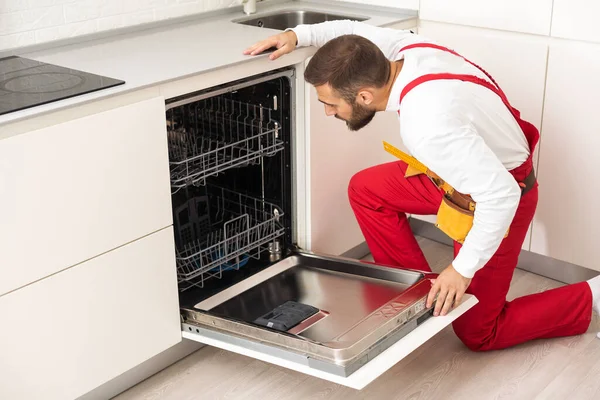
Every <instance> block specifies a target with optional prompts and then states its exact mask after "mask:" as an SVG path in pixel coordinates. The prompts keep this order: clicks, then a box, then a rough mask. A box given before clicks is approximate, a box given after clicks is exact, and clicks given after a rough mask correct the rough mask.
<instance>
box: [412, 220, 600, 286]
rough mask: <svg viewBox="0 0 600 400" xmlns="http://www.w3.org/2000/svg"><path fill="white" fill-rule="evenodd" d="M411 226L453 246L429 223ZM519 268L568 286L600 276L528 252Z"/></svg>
mask: <svg viewBox="0 0 600 400" xmlns="http://www.w3.org/2000/svg"><path fill="white" fill-rule="evenodd" d="M410 226H411V228H412V231H413V232H414V233H415V235H418V236H421V237H424V238H427V239H430V240H433V241H436V242H439V243H442V244H446V245H448V246H452V244H453V242H452V239H450V238H448V236H446V235H445V234H444V233H442V232H441V231H440V230H439V229H437V228H436V227H435V226H434V225H433V224H431V223H429V222H426V221H421V220H418V219H416V218H410ZM517 268H518V269H520V270H523V271H527V272H531V273H534V274H536V275H540V276H543V277H545V278H549V279H554V280H555V281H558V282H562V283H566V284H573V283H578V282H583V281H586V280H588V279H591V278H593V277H595V276H598V275H600V272H598V271H594V270H592V269H589V268H585V267H582V266H580V265H576V264H571V263H569V262H566V261H562V260H557V259H555V258H551V257H547V256H544V255H542V254H537V253H534V252H531V251H527V250H522V251H521V255H520V256H519V263H518V264H517Z"/></svg>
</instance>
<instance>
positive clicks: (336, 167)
mask: <svg viewBox="0 0 600 400" xmlns="http://www.w3.org/2000/svg"><path fill="white" fill-rule="evenodd" d="M415 23H416V22H414V23H413V22H412V21H409V22H405V23H399V24H396V25H391V26H389V27H388V28H393V29H407V30H413V31H416V29H417V27H416V26H414V24H415ZM309 61H310V58H309V59H307V60H306V62H305V65H308V62H309ZM305 99H306V100H305V102H306V103H307V107H306V111H305V119H306V124H305V127H306V141H307V142H306V146H307V149H308V151H309V155H308V157H307V159H308V179H307V187H308V188H309V196H308V198H309V201H308V204H309V205H308V215H309V221H310V222H309V224H310V228H309V230H308V232H309V235H308V236H309V239H308V242H309V243H310V249H311V250H312V251H316V252H319V253H325V254H334V255H339V254H342V253H344V252H346V251H348V250H350V249H352V248H354V247H356V246H358V245H360V244H362V243H364V241H365V239H364V236H363V234H362V232H361V230H360V227H359V226H358V223H357V222H356V218H355V217H354V212H353V211H352V208H351V207H350V203H349V201H348V183H349V182H350V178H352V176H353V175H354V174H355V173H357V172H359V171H361V170H363V169H365V168H368V167H371V166H374V165H378V164H383V163H385V162H390V161H397V158H395V157H393V156H391V155H390V154H388V153H387V152H385V151H384V149H383V141H384V140H385V141H388V142H390V143H392V144H394V145H395V146H396V147H398V148H400V149H404V150H405V148H404V146H403V144H402V141H401V138H400V126H399V123H398V116H397V114H395V113H392V112H380V113H377V114H376V116H375V118H374V119H373V120H372V121H371V123H370V124H369V125H368V126H366V127H365V128H363V129H361V130H359V131H358V132H351V131H349V130H348V128H347V127H346V123H345V122H343V121H341V120H338V119H336V118H335V117H333V116H331V117H328V116H327V115H326V114H325V109H324V106H323V104H322V103H321V102H319V99H318V97H317V92H316V90H315V88H314V87H312V86H311V85H309V84H306V87H305Z"/></svg>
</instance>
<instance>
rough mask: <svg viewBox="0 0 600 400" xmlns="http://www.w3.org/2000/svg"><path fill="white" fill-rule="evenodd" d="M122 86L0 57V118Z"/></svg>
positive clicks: (115, 81)
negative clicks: (11, 113)
mask: <svg viewBox="0 0 600 400" xmlns="http://www.w3.org/2000/svg"><path fill="white" fill-rule="evenodd" d="M124 83H125V81H122V80H119V79H114V78H109V77H106V76H101V75H95V74H91V73H88V72H84V71H78V70H75V69H71V68H66V67H61V66H58V65H54V64H47V63H44V62H40V61H35V60H31V59H28V58H23V57H19V56H11V57H6V58H0V115H3V114H8V113H10V112H14V111H19V110H23V109H26V108H31V107H35V106H39V105H42V104H46V103H50V102H53V101H58V100H64V99H67V98H70V97H74V96H78V95H82V94H86V93H91V92H95V91H97V90H101V89H106V88H110V87H113V86H117V85H122V84H124Z"/></svg>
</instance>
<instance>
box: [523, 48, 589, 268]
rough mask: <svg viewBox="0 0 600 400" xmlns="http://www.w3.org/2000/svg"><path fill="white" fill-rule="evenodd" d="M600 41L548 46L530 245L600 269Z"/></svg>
mask: <svg viewBox="0 0 600 400" xmlns="http://www.w3.org/2000/svg"><path fill="white" fill-rule="evenodd" d="M598 70H600V45H598V44H586V43H575V42H568V41H564V42H555V43H553V44H551V46H550V56H549V62H548V81H547V84H546V100H545V105H544V122H543V133H542V150H541V152H540V160H539V169H538V176H539V182H540V199H539V205H538V211H537V213H536V217H535V219H534V223H533V240H532V242H531V250H532V251H533V252H535V253H539V254H543V255H546V256H550V257H553V258H557V259H560V260H563V261H568V262H571V263H574V264H577V265H581V266H584V267H587V268H591V269H595V270H600V267H599V265H598V259H600V247H599V246H598V244H597V242H596V238H597V237H598V236H599V235H600V225H598V221H599V220H600V208H598V197H597V195H598V194H599V193H600V191H599V190H598V187H597V181H598V179H597V178H596V176H597V174H598V171H599V170H600V160H599V159H598V148H599V147H600V135H598V126H600V114H599V113H598V104H599V103H600V92H598V88H600V77H599V76H598Z"/></svg>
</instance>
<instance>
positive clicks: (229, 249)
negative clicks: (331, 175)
mask: <svg viewBox="0 0 600 400" xmlns="http://www.w3.org/2000/svg"><path fill="white" fill-rule="evenodd" d="M204 192H205V194H202V195H199V196H194V197H190V198H189V199H188V200H187V202H186V203H184V204H183V205H182V206H180V207H179V208H178V209H176V212H175V219H176V226H177V227H178V232H177V234H178V246H177V251H176V260H177V275H178V280H179V283H180V288H181V290H186V289H188V288H190V287H192V286H199V287H203V286H204V281H205V280H206V279H208V278H212V277H218V278H220V277H221V274H222V273H223V272H224V271H227V270H230V269H239V268H240V267H243V266H244V265H245V264H246V263H247V262H248V260H249V259H250V258H254V259H259V258H260V254H261V252H262V251H264V250H265V249H266V248H267V247H268V245H269V243H271V242H273V241H274V240H275V239H277V238H278V237H280V236H282V235H283V234H284V233H285V228H284V226H283V224H282V223H281V222H280V218H281V217H282V216H283V211H282V210H281V209H280V208H279V207H277V206H276V205H274V204H271V203H269V202H266V201H263V200H261V199H258V198H255V197H251V196H248V195H245V194H242V193H239V192H235V191H232V190H228V189H225V188H222V187H217V186H212V185H206V186H205V191H204Z"/></svg>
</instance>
